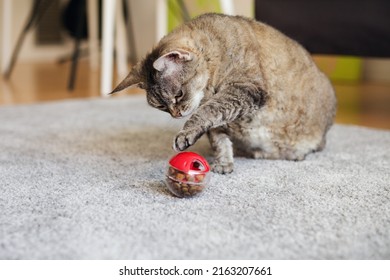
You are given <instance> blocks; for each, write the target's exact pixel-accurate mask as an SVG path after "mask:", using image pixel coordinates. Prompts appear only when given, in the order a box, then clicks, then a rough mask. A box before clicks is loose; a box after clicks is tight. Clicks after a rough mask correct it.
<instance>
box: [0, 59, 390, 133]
mask: <svg viewBox="0 0 390 280" xmlns="http://www.w3.org/2000/svg"><path fill="white" fill-rule="evenodd" d="M69 67H70V65H69V64H68V63H64V64H56V63H43V64H39V63H28V64H22V63H19V64H17V65H16V67H15V69H14V72H13V73H12V77H11V79H10V80H8V81H5V80H4V79H3V78H1V80H0V110H1V106H5V105H14V104H31V103H36V102H45V101H54V100H63V99H69V98H87V97H99V96H100V93H99V84H100V81H99V71H91V70H90V69H89V66H88V63H87V62H86V61H85V60H84V61H81V63H80V65H79V71H78V73H77V79H76V87H75V90H74V91H72V92H70V91H68V90H67V83H68V79H69ZM333 84H334V87H335V89H336V94H337V99H338V111H337V116H336V123H343V124H355V125H362V126H368V127H374V128H382V129H390V84H374V83H367V82H359V83H342V82H334V83H333ZM122 94H123V93H122ZM145 102H146V101H145Z"/></svg>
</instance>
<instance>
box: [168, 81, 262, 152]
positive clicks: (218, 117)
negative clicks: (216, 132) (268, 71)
mask: <svg viewBox="0 0 390 280" xmlns="http://www.w3.org/2000/svg"><path fill="white" fill-rule="evenodd" d="M264 102H265V93H264V92H263V91H262V90H261V89H260V88H257V87H255V86H253V85H251V84H249V83H248V84H245V83H240V84H238V83H237V84H234V85H230V86H226V87H225V88H224V89H222V90H221V91H220V92H219V93H218V94H216V95H215V96H213V98H211V99H210V100H208V101H207V102H206V103H205V104H203V105H202V106H200V107H199V108H198V110H197V111H196V112H195V113H194V114H193V115H192V116H191V117H190V118H189V119H188V120H187V121H186V123H185V124H184V127H183V129H182V130H181V131H180V132H179V133H178V134H177V135H176V138H175V141H174V144H173V148H174V149H175V150H179V151H183V150H185V149H187V148H188V147H190V146H192V145H193V144H195V142H196V141H197V140H198V139H199V138H200V137H201V136H202V135H203V134H204V133H206V132H207V131H208V130H209V129H211V128H216V127H220V126H223V125H226V124H228V123H230V122H233V121H235V120H236V119H238V118H240V117H242V116H244V115H246V114H248V113H250V112H253V110H256V109H259V108H261V107H262V106H263V105H264Z"/></svg>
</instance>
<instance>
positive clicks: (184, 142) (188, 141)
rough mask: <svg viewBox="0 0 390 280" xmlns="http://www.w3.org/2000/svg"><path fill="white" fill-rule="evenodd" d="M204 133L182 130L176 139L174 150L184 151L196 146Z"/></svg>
mask: <svg viewBox="0 0 390 280" xmlns="http://www.w3.org/2000/svg"><path fill="white" fill-rule="evenodd" d="M202 134H203V132H202V131H199V130H195V129H194V130H182V131H180V132H179V133H178V134H177V135H176V138H175V141H174V143H173V149H174V150H176V151H184V150H185V149H187V148H188V147H190V146H192V145H194V144H195V142H196V140H198V139H199V138H200V137H201V136H202Z"/></svg>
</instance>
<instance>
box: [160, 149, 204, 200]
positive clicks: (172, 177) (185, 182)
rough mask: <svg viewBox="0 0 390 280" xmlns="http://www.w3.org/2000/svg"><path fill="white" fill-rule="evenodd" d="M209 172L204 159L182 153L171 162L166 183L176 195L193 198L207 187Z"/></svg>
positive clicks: (194, 154) (189, 153)
mask: <svg viewBox="0 0 390 280" xmlns="http://www.w3.org/2000/svg"><path fill="white" fill-rule="evenodd" d="M209 171H210V166H209V164H208V163H207V160H206V159H205V158H204V157H202V156H201V155H198V154H197V153H194V152H181V153H178V154H177V155H175V156H174V157H172V158H171V159H170V160H169V166H168V171H167V174H166V178H165V183H166V185H167V187H168V189H169V190H170V191H171V192H172V193H173V194H174V195H176V196H178V197H191V196H194V195H197V194H199V193H200V192H202V191H203V189H204V188H205V187H206V186H207V183H208V181H209V177H210V174H209Z"/></svg>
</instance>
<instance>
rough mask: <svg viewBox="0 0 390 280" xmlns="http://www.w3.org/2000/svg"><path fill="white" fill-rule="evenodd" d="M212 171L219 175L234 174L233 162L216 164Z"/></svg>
mask: <svg viewBox="0 0 390 280" xmlns="http://www.w3.org/2000/svg"><path fill="white" fill-rule="evenodd" d="M211 170H212V171H213V172H215V173H219V174H228V173H232V172H233V162H224V163H220V162H214V164H213V165H212V166H211Z"/></svg>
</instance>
